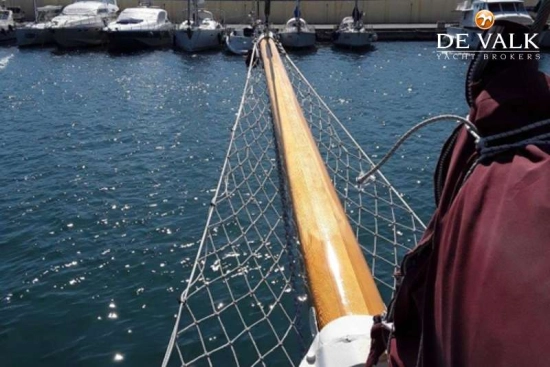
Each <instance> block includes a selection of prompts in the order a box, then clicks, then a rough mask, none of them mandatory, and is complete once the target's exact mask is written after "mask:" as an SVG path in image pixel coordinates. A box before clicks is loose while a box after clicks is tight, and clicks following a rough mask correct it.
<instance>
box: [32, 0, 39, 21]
mask: <svg viewBox="0 0 550 367" xmlns="http://www.w3.org/2000/svg"><path fill="white" fill-rule="evenodd" d="M32 5H33V6H34V21H35V22H37V21H38V8H37V6H36V0H33V1H32Z"/></svg>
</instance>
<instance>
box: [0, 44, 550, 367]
mask: <svg viewBox="0 0 550 367" xmlns="http://www.w3.org/2000/svg"><path fill="white" fill-rule="evenodd" d="M292 57H293V59H294V60H295V62H296V64H297V65H298V67H299V68H300V69H301V70H302V72H303V73H304V75H305V76H306V77H307V78H308V79H309V80H310V82H311V83H312V84H313V86H314V87H315V88H316V89H317V91H318V92H319V94H320V95H321V96H322V97H323V98H324V99H325V101H326V102H327V104H328V105H329V107H331V108H332V110H333V111H334V113H335V114H336V115H337V116H338V117H339V118H340V119H341V120H342V122H343V123H344V124H345V125H346V127H347V128H348V129H349V130H350V132H351V133H352V134H353V135H354V137H355V138H356V139H357V141H358V142H359V144H360V145H361V146H362V147H363V148H364V149H365V151H366V152H367V154H369V155H370V156H371V157H372V158H373V160H374V161H377V160H379V159H380V158H381V157H382V156H383V154H384V153H385V152H386V151H387V150H388V149H389V148H390V147H391V145H392V144H393V143H394V142H395V140H396V139H397V137H398V136H400V135H401V134H402V133H404V132H405V131H406V130H407V129H408V128H410V127H411V126H413V125H414V124H415V123H417V122H419V121H420V120H422V119H424V118H427V117H430V116H435V115H437V114H441V113H453V114H459V115H466V114H467V112H468V109H467V105H466V103H465V101H464V92H463V91H464V75H465V72H466V68H467V61H463V60H443V59H438V57H437V56H436V53H435V44H434V43H431V42H419V43H415V42H412V43H401V42H395V43H378V44H377V47H376V49H375V50H373V51H371V52H367V53H349V52H343V51H338V50H335V49H333V48H331V47H320V48H318V49H317V50H316V51H315V52H310V53H305V54H295V55H293V56H292ZM542 64H543V69H544V70H545V71H550V62H549V61H548V58H547V57H543V60H542ZM245 77H246V67H245V63H244V60H243V59H242V58H240V57H233V56H229V55H225V54H223V53H206V54H197V55H187V54H180V53H176V52H173V51H156V52H149V53H139V54H133V55H122V56H121V55H118V56H115V55H109V54H108V53H104V52H97V51H91V52H69V53H58V52H54V51H52V50H50V49H46V50H18V49H16V48H2V49H0V101H1V102H0V121H2V123H1V124H0V165H1V166H0V167H1V169H2V175H1V176H0V187H1V188H0V231H1V232H0V259H1V261H0V274H1V276H0V355H1V356H2V359H1V362H0V365H1V366H6V367H30V366H33V367H34V366H56V367H57V366H84V367H88V366H90V367H91V366H109V365H126V366H133V367H145V366H158V365H160V362H161V360H162V357H163V354H164V352H165V348H166V345H167V342H168V338H169V335H170V332H171V329H172V327H173V323H174V314H175V313H176V309H177V306H178V303H177V298H178V296H179V294H180V292H181V291H182V289H183V288H184V286H185V280H186V278H187V277H188V276H189V272H190V269H191V265H192V262H193V260H192V259H193V257H194V254H195V251H196V245H197V240H198V239H199V236H200V233H201V230H202V227H203V226H204V223H205V220H206V213H207V209H208V205H209V201H210V198H211V196H212V194H213V189H214V188H215V185H216V183H217V178H218V175H219V171H220V168H221V164H222V163H223V158H224V155H225V150H226V146H227V143H228V141H229V133H230V128H231V126H232V124H233V123H234V120H235V115H236V113H237V109H238V105H239V102H240V98H241V92H242V89H243V87H244V82H245ZM453 128H454V126H453V124H452V123H447V124H445V123H443V124H439V125H434V126H432V127H430V128H428V129H425V130H423V131H420V132H419V133H417V134H416V135H415V136H414V138H413V139H411V140H410V141H408V142H407V143H406V144H405V145H404V146H403V147H402V148H401V149H400V150H399V151H398V154H397V155H396V156H394V158H392V160H390V162H389V163H388V164H387V165H386V166H385V168H384V169H383V172H384V173H385V174H386V176H387V177H388V179H389V180H390V181H391V182H392V183H393V184H394V186H395V187H396V189H397V190H398V191H399V192H400V193H402V194H403V196H404V198H405V199H406V200H407V201H408V202H409V204H410V205H411V206H412V207H413V208H414V209H415V210H416V212H417V213H418V215H419V216H420V218H421V219H422V220H423V221H425V222H426V223H427V221H428V220H429V218H430V215H431V212H432V210H433V208H434V199H433V189H432V178H431V176H432V174H433V171H434V168H435V164H436V160H437V156H438V153H439V150H440V148H441V146H442V143H443V141H444V140H445V138H446V136H448V135H449V133H450V132H451V131H452V129H453Z"/></svg>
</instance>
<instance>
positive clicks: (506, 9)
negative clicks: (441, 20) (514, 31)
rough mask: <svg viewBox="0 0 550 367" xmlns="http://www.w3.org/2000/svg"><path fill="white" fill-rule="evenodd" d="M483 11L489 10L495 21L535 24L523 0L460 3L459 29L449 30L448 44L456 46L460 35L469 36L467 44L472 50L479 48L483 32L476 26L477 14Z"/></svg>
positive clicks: (526, 24) (476, 0)
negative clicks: (480, 35)
mask: <svg viewBox="0 0 550 367" xmlns="http://www.w3.org/2000/svg"><path fill="white" fill-rule="evenodd" d="M481 10H489V11H490V12H492V13H493V15H494V18H495V19H494V20H493V21H497V20H508V21H511V22H514V23H519V24H522V25H525V26H530V25H531V24H533V18H531V16H530V15H529V13H528V12H527V10H526V9H525V6H524V2H523V0H474V1H473V2H470V1H468V0H467V1H464V2H462V3H460V4H459V5H458V6H457V8H456V11H458V12H460V13H461V16H460V23H459V25H458V26H457V27H448V28H447V35H448V39H447V44H448V42H452V44H453V45H455V46H456V37H457V35H458V34H467V35H468V36H467V38H466V39H465V42H466V44H465V45H464V46H466V45H467V46H468V47H469V48H470V49H475V48H477V47H478V46H479V43H480V38H479V36H478V34H481V33H482V32H483V30H481V29H480V28H478V27H477V25H476V19H475V17H476V14H477V13H478V12H479V11H481Z"/></svg>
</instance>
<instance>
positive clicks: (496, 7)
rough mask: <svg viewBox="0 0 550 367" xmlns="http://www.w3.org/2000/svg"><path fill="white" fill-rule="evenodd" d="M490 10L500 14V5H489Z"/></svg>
mask: <svg viewBox="0 0 550 367" xmlns="http://www.w3.org/2000/svg"><path fill="white" fill-rule="evenodd" d="M489 10H490V11H491V12H493V13H500V11H501V10H500V4H495V3H491V4H489Z"/></svg>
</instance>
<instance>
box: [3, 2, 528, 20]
mask: <svg viewBox="0 0 550 367" xmlns="http://www.w3.org/2000/svg"><path fill="white" fill-rule="evenodd" d="M36 2H37V4H38V6H42V5H50V4H51V5H67V4H70V3H71V2H72V1H71V0H36ZM536 2H537V0H527V1H526V2H525V3H526V5H528V6H529V5H534V4H535V3H536ZM6 3H7V5H8V6H11V5H13V6H20V7H21V8H23V10H24V11H25V13H26V14H27V17H28V18H29V20H30V19H32V18H33V17H34V10H33V0H7V1H6ZM138 3H139V0H118V5H119V7H120V8H121V9H125V8H128V7H132V6H136V5H137V4H138ZM457 3H458V0H360V1H359V8H360V9H361V10H363V11H364V12H365V22H366V23H369V24H414V23H436V22H438V21H444V22H454V21H457V20H458V13H456V12H454V11H453V10H454V9H455V8H456V5H457ZM353 4H354V2H353V1H349V0H332V1H327V0H302V6H301V7H302V16H303V17H304V18H305V19H306V20H307V21H308V22H309V23H311V24H338V23H340V21H341V19H342V18H343V17H344V16H347V15H351V11H352V9H353ZM154 5H156V6H160V7H163V8H165V9H166V10H167V11H168V14H169V17H170V18H171V19H172V21H174V22H181V21H182V20H183V10H184V9H186V8H187V1H185V0H156V1H154ZM205 7H207V8H208V9H211V10H213V11H214V12H215V13H216V10H221V11H222V12H223V13H224V14H225V21H226V23H229V24H235V23H242V22H244V21H245V20H246V14H248V13H249V12H250V11H251V10H256V1H254V0H208V1H206V5H205ZM263 8H264V2H263V1H260V14H261V16H262V17H263ZM293 10H294V0H272V2H271V18H270V21H271V22H272V23H277V24H281V23H285V22H286V20H288V18H290V17H291V16H292V13H293Z"/></svg>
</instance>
